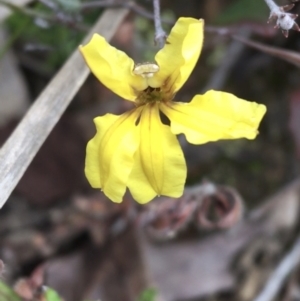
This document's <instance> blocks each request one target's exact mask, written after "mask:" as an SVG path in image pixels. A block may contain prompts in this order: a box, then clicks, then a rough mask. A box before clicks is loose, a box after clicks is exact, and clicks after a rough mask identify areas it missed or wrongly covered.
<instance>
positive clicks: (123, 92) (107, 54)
mask: <svg viewBox="0 0 300 301" xmlns="http://www.w3.org/2000/svg"><path fill="white" fill-rule="evenodd" d="M79 49H80V51H81V53H82V55H83V57H84V59H85V60H86V63H87V65H88V66H89V68H90V69H91V71H92V73H93V74H94V75H95V76H96V77H97V78H98V79H99V81H100V82H102V84H103V85H105V86H106V87H107V88H108V89H110V90H112V91H113V92H114V93H116V94H118V95H119V96H121V97H123V98H125V99H127V100H131V101H134V100H135V99H136V93H137V91H142V90H144V89H146V88H147V86H148V85H147V81H146V80H145V79H144V78H143V77H141V76H137V75H135V74H134V73H133V69H134V62H133V60H132V59H131V58H129V57H128V56H127V55H126V54H125V53H124V52H123V51H120V50H117V49H116V48H115V47H112V46H111V45H110V44H109V43H107V42H106V40H105V39H104V38H103V37H102V36H100V35H98V34H94V35H93V37H92V39H91V41H90V42H89V43H88V44H87V45H85V46H80V47H79Z"/></svg>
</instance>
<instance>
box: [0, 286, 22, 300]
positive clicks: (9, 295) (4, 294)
mask: <svg viewBox="0 0 300 301" xmlns="http://www.w3.org/2000/svg"><path fill="white" fill-rule="evenodd" d="M0 300H1V301H21V298H20V297H19V296H18V295H17V294H16V293H15V292H14V291H13V289H12V288H10V287H9V286H7V285H6V284H5V283H4V282H2V281H0Z"/></svg>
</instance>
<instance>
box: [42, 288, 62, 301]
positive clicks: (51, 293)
mask: <svg viewBox="0 0 300 301" xmlns="http://www.w3.org/2000/svg"><path fill="white" fill-rule="evenodd" d="M45 297H46V300H47V301H62V299H61V298H60V296H59V295H58V293H57V292H56V291H55V290H53V289H51V288H49V287H46V291H45Z"/></svg>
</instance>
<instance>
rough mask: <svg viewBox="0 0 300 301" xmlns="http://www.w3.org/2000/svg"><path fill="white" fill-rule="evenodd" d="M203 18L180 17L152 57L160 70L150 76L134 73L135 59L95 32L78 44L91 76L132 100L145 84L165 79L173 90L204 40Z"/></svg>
mask: <svg viewBox="0 0 300 301" xmlns="http://www.w3.org/2000/svg"><path fill="white" fill-rule="evenodd" d="M203 26H204V22H203V20H196V19H193V18H180V19H179V20H178V21H177V22H176V24H175V25H174V27H173V29H172V31H171V33H170V35H169V36H168V39H167V41H166V44H165V46H164V48H163V49H161V50H160V51H159V52H158V53H157V54H156V56H155V61H156V63H157V64H158V66H159V68H160V70H159V71H158V72H157V73H155V74H154V75H153V77H151V78H143V77H142V76H138V75H135V74H134V73H133V69H134V62H133V60H132V59H131V58H129V57H128V56H127V55H126V54H125V53H124V52H122V51H120V50H117V49H116V48H114V47H112V46H111V45H109V43H107V42H106V40H105V39H104V38H103V37H102V36H100V35H98V34H95V35H94V36H93V38H92V39H91V41H90V42H89V43H88V44H87V45H85V46H81V47H80V51H81V52H82V54H83V56H84V58H85V60H86V62H87V64H88V66H89V67H90V69H91V71H92V72H93V73H94V75H95V76H96V77H97V78H98V79H99V80H100V81H101V82H102V83H103V84H104V85H105V86H106V87H107V88H109V89H110V90H112V91H114V92H115V93H116V94H118V95H119V96H121V97H123V98H125V99H127V100H131V101H134V100H135V99H136V97H137V94H138V92H139V91H143V90H145V89H146V88H147V86H151V87H153V88H157V87H162V86H163V85H164V84H165V82H167V83H168V85H171V86H172V90H173V91H174V93H175V92H176V91H177V90H178V89H180V88H181V86H182V85H183V84H184V83H185V81H186V80H187V78H188V77H189V75H190V73H191V72H192V70H193V68H194V66H195V64H196V62H197V60H198V57H199V55H200V51H201V48H202V43H203Z"/></svg>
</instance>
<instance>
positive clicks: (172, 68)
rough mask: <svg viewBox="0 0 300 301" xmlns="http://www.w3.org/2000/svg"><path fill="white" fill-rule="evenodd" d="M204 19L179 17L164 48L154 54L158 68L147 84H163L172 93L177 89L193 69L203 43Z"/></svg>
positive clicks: (152, 85) (158, 85) (156, 85)
mask: <svg viewBox="0 0 300 301" xmlns="http://www.w3.org/2000/svg"><path fill="white" fill-rule="evenodd" d="M203 27H204V21H203V20H197V19H194V18H179V19H178V21H177V22H176V24H175V25H174V27H173V28H172V30H171V33H170V35H169V36H168V38H167V41H166V44H165V46H164V48H162V49H161V50H160V51H159V52H158V53H157V54H156V56H155V61H156V63H157V64H158V66H159V68H160V70H159V71H158V72H157V73H155V74H154V76H153V77H152V78H149V79H148V84H149V86H151V87H153V88H157V87H161V86H163V85H164V84H166V85H167V88H171V89H172V91H173V93H175V92H176V91H178V90H179V89H180V88H181V87H182V85H183V84H184V83H185V82H186V80H187V79H188V77H189V76H190V74H191V72H192V71H193V69H194V67H195V65H196V62H197V60H198V58H199V55H200V52H201V49H202V44H203Z"/></svg>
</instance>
